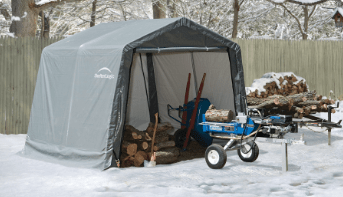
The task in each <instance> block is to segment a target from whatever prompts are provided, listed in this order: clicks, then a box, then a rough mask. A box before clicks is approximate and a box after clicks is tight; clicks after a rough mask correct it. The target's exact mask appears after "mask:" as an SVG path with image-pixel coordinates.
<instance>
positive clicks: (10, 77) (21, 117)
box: [0, 38, 343, 134]
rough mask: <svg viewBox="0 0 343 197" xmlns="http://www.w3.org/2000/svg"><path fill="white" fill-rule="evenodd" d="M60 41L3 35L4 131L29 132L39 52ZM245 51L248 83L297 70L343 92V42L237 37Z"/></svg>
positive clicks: (316, 84)
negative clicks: (273, 73) (274, 73)
mask: <svg viewBox="0 0 343 197" xmlns="http://www.w3.org/2000/svg"><path fill="white" fill-rule="evenodd" d="M58 40H60V38H56V39H33V38H17V39H14V38H0V133H2V134H20V133H26V132H27V128H28V124H29V118H30V110H31V105H32V99H33V93H34V88H35V84H36V77H37V72H38V67H39V61H40V55H41V52H42V50H43V48H44V47H45V46H47V45H49V44H51V43H54V42H56V41H58ZM234 41H235V42H237V43H238V44H239V45H240V47H241V50H242V58H243V65H244V77H245V84H246V86H250V85H251V83H252V82H253V80H254V79H256V78H260V77H261V76H262V75H263V74H264V73H266V72H294V73H295V74H296V75H299V76H301V77H303V78H305V79H306V80H307V83H308V84H309V86H310V90H314V89H315V90H317V92H318V93H319V94H323V95H329V91H330V90H333V91H334V93H335V94H336V96H339V95H341V94H343V77H342V74H343V73H342V66H343V65H342V63H343V54H342V52H343V43H342V42H332V41H280V40H234Z"/></svg>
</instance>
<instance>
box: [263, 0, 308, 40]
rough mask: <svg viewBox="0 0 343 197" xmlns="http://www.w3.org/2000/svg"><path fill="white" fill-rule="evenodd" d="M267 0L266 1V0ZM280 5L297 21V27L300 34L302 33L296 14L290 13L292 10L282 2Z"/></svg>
mask: <svg viewBox="0 0 343 197" xmlns="http://www.w3.org/2000/svg"><path fill="white" fill-rule="evenodd" d="M267 1H268V0H267ZM280 6H282V7H283V8H284V9H285V10H286V11H287V12H288V14H290V15H291V16H292V17H293V18H294V19H295V20H296V21H297V23H298V27H299V29H300V32H301V34H304V32H303V29H302V27H301V23H300V21H299V19H298V18H297V17H296V16H294V15H293V14H292V12H291V11H290V10H289V9H288V8H287V7H286V6H285V5H284V4H280Z"/></svg>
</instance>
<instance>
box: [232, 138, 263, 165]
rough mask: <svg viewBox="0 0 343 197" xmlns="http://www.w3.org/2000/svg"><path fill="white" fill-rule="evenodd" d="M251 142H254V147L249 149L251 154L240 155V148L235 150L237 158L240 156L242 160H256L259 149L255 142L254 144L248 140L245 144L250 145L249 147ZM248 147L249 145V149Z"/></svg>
mask: <svg viewBox="0 0 343 197" xmlns="http://www.w3.org/2000/svg"><path fill="white" fill-rule="evenodd" d="M253 144H254V148H252V149H251V150H250V151H252V154H251V155H250V156H249V157H245V156H243V155H242V153H243V151H242V149H241V148H240V149H238V150H237V153H238V156H239V158H240V159H241V160H242V161H244V162H254V161H256V159H257V158H258V155H259V153H260V150H259V148H258V146H257V144H256V143H255V142H248V143H247V145H250V147H251V146H252V145H253ZM250 147H249V149H250ZM249 149H248V150H249ZM250 151H249V152H250ZM243 154H244V153H243Z"/></svg>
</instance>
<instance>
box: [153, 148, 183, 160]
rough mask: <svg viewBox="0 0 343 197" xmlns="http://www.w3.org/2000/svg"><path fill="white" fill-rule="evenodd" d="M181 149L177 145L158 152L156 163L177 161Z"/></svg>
mask: <svg viewBox="0 0 343 197" xmlns="http://www.w3.org/2000/svg"><path fill="white" fill-rule="evenodd" d="M179 155H180V151H179V149H178V148H177V147H172V148H166V149H163V150H160V151H157V152H156V164H168V163H173V162H176V161H177V157H178V156H179Z"/></svg>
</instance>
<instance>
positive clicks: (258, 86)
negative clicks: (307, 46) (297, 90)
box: [245, 72, 308, 95]
mask: <svg viewBox="0 0 343 197" xmlns="http://www.w3.org/2000/svg"><path fill="white" fill-rule="evenodd" d="M292 75H293V76H295V77H296V78H297V81H295V82H293V84H298V83H299V82H301V81H302V82H303V83H305V82H306V80H305V79H304V78H302V77H300V76H297V75H295V74H294V73H293V72H281V73H275V72H269V73H265V74H264V75H263V76H262V77H261V78H260V79H254V81H253V83H252V84H251V86H250V87H245V92H246V95H249V94H250V93H251V92H255V90H257V91H258V94H259V95H260V94H261V92H265V91H266V89H265V88H264V86H265V85H266V84H267V83H271V82H273V81H274V82H275V83H276V85H277V86H278V88H279V89H281V86H280V85H281V84H280V81H279V78H280V77H281V78H282V79H283V78H284V77H285V76H288V77H290V76H292ZM286 83H287V81H286V80H284V81H283V83H282V84H283V85H285V84H286ZM307 88H308V85H307Z"/></svg>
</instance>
